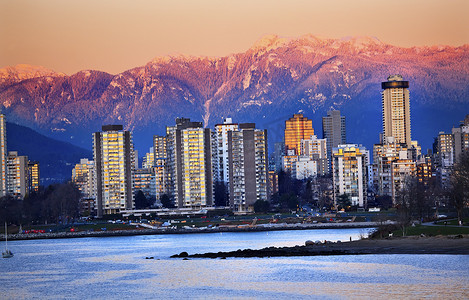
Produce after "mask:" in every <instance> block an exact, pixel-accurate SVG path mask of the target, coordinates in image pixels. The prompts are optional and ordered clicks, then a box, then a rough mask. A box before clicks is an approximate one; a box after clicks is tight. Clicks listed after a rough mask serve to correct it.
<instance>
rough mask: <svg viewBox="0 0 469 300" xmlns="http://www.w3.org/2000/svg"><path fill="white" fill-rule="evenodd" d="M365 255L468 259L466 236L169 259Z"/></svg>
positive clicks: (313, 245) (468, 239)
mask: <svg viewBox="0 0 469 300" xmlns="http://www.w3.org/2000/svg"><path fill="white" fill-rule="evenodd" d="M366 254H453V255H454V254H456V255H469V235H456V236H436V237H418V236H410V237H399V238H385V239H376V240H369V239H363V240H358V241H351V242H341V243H340V242H337V243H334V242H327V241H326V242H325V243H313V242H307V243H306V245H305V246H295V247H278V248H277V247H267V248H263V249H258V250H253V249H245V250H237V251H229V252H217V253H213V252H208V253H196V254H188V253H187V252H182V253H180V254H175V255H173V256H171V258H185V259H188V258H221V259H225V258H227V257H239V258H249V257H289V256H327V255H366Z"/></svg>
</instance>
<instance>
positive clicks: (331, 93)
mask: <svg viewBox="0 0 469 300" xmlns="http://www.w3.org/2000/svg"><path fill="white" fill-rule="evenodd" d="M392 74H401V75H402V76H403V77H404V80H407V81H409V84H410V88H409V90H410V92H411V119H412V121H411V123H412V139H414V140H418V141H419V142H420V143H421V144H422V148H423V149H426V148H429V147H431V144H432V142H433V137H435V136H436V135H437V134H438V132H439V131H441V130H446V131H447V130H449V129H450V128H451V126H453V125H458V122H459V121H460V120H462V119H463V117H464V115H465V114H467V113H469V109H468V108H469V85H468V82H469V45H463V46H459V47H452V46H422V47H411V48H403V47H398V46H393V45H389V44H386V43H383V42H381V41H379V40H378V39H376V38H371V37H348V38H342V39H328V38H320V37H317V36H313V35H306V36H302V37H299V38H283V37H279V36H276V35H269V36H265V37H263V38H262V39H260V40H259V41H257V42H256V43H255V44H254V45H253V46H252V47H251V48H250V49H248V50H247V51H246V52H244V53H237V54H231V55H228V56H225V57H193V56H184V55H173V56H165V57H157V58H155V59H153V60H152V61H150V62H148V63H147V64H146V65H144V66H139V67H135V68H133V69H130V70H127V71H125V72H122V73H120V74H115V75H114V74H108V73H106V72H101V71H96V70H84V71H80V72H78V73H76V74H73V75H66V74H63V73H57V72H54V71H52V70H49V69H47V68H45V67H37V66H29V65H18V66H15V67H6V68H3V69H0V108H1V111H2V113H3V114H5V115H6V117H7V120H8V121H9V122H13V123H17V124H20V125H23V126H27V127H30V128H32V129H34V130H37V131H38V132H40V133H42V134H45V135H47V136H49V137H54V138H57V139H60V140H63V141H68V142H70V143H72V144H75V145H78V146H80V147H83V148H86V149H91V148H90V147H91V133H92V132H94V131H99V130H100V128H101V125H103V124H111V123H113V124H123V125H124V127H125V128H126V129H128V130H132V131H133V133H134V143H135V144H136V147H137V149H139V151H141V152H143V151H148V148H149V147H150V146H151V143H152V136H153V135H154V134H164V133H165V126H169V125H173V124H174V119H175V118H176V117H189V118H191V119H193V120H195V121H203V122H204V124H205V126H208V127H213V125H214V124H217V123H221V122H222V121H223V118H225V117H231V118H233V120H234V121H235V122H255V123H256V125H257V127H258V128H266V129H268V132H269V145H270V146H272V145H273V144H274V143H275V142H278V141H281V139H282V138H283V129H284V121H285V120H286V119H288V118H289V117H291V116H292V115H293V113H298V112H300V113H303V114H304V115H305V116H307V117H309V118H311V119H313V125H314V129H315V131H316V134H317V135H318V136H320V137H321V136H322V125H321V117H322V116H325V115H326V112H327V111H328V110H330V109H339V110H341V112H342V115H345V116H346V118H347V142H350V143H357V144H364V145H365V146H366V147H368V148H370V147H371V146H372V144H373V143H377V142H378V140H379V132H381V128H382V124H381V94H380V93H381V86H380V84H381V82H383V81H386V79H387V77H388V76H389V75H392Z"/></svg>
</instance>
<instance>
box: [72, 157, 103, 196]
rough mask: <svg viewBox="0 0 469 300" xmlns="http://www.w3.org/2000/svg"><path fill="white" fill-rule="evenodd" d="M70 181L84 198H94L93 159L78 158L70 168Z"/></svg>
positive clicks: (94, 171) (94, 175) (94, 176)
mask: <svg viewBox="0 0 469 300" xmlns="http://www.w3.org/2000/svg"><path fill="white" fill-rule="evenodd" d="M72 182H73V183H74V184H75V185H76V187H77V188H78V189H79V190H80V192H81V196H82V198H84V199H96V193H97V191H96V189H97V187H96V169H95V165H94V161H92V160H88V159H87V158H82V159H80V163H79V164H76V165H75V167H74V168H73V169H72Z"/></svg>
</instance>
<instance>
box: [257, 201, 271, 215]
mask: <svg viewBox="0 0 469 300" xmlns="http://www.w3.org/2000/svg"><path fill="white" fill-rule="evenodd" d="M269 208H270V203H269V201H265V200H257V201H256V202H255V203H254V211H255V212H256V213H265V212H268V211H269Z"/></svg>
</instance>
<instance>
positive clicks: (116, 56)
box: [0, 0, 469, 75]
mask: <svg viewBox="0 0 469 300" xmlns="http://www.w3.org/2000/svg"><path fill="white" fill-rule="evenodd" d="M393 5H394V6H396V7H399V6H405V9H403V10H400V11H399V14H392V11H390V12H389V14H390V15H392V18H391V19H392V23H391V24H390V23H389V22H383V21H382V15H383V13H384V12H386V11H389V7H388V3H386V2H376V1H371V0H360V1H355V2H353V3H350V2H349V1H344V0H338V1H334V2H330V3H327V2H320V1H308V2H305V1H300V0H295V1H293V2H292V1H289V2H287V1H276V2H271V1H256V2H254V3H252V2H249V1H241V2H239V1H238V2H236V3H234V2H233V3H231V2H228V1H213V0H205V1H187V0H179V1H137V2H132V3H129V2H126V1H113V2H112V4H111V3H110V2H106V1H98V2H95V1H80V3H72V2H62V1H55V0H48V1H41V2H36V1H4V2H2V3H1V4H0V20H1V21H0V25H1V26H0V28H2V29H0V37H1V40H2V41H3V42H4V45H5V46H4V47H1V48H0V68H3V67H6V66H14V65H17V64H31V65H41V66H44V67H47V68H50V69H53V70H55V71H57V72H63V73H66V74H69V75H71V74H74V73H76V72H78V71H80V70H87V69H94V70H101V71H105V72H109V73H112V74H116V73H120V72H123V71H125V70H128V69H131V68H133V67H135V66H141V65H144V64H145V63H147V62H148V61H150V60H151V59H153V58H155V57H161V56H166V55H172V54H177V53H182V54H185V55H195V56H211V57H220V56H226V55H229V54H232V53H240V52H243V51H245V50H246V49H248V48H249V47H250V46H251V45H253V44H254V43H255V42H256V41H258V40H259V39H260V38H262V37H263V36H265V35H267V34H278V35H279V36H282V37H299V36H303V35H308V34H313V35H317V36H324V37H328V38H346V37H350V36H369V37H376V38H377V39H379V40H381V41H382V42H384V43H387V44H393V45H398V46H402V47H412V46H424V45H426V46H432V45H451V46H461V45H464V44H468V43H469V34H468V32H467V30H465V28H468V27H469V20H468V19H467V18H465V12H466V11H468V10H469V3H467V1H462V0H454V1H450V2H449V3H448V2H441V1H423V0H419V1H412V2H410V3H409V2H407V1H402V0H399V1H397V2H396V1H394V2H393ZM435 20H438V21H435Z"/></svg>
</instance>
